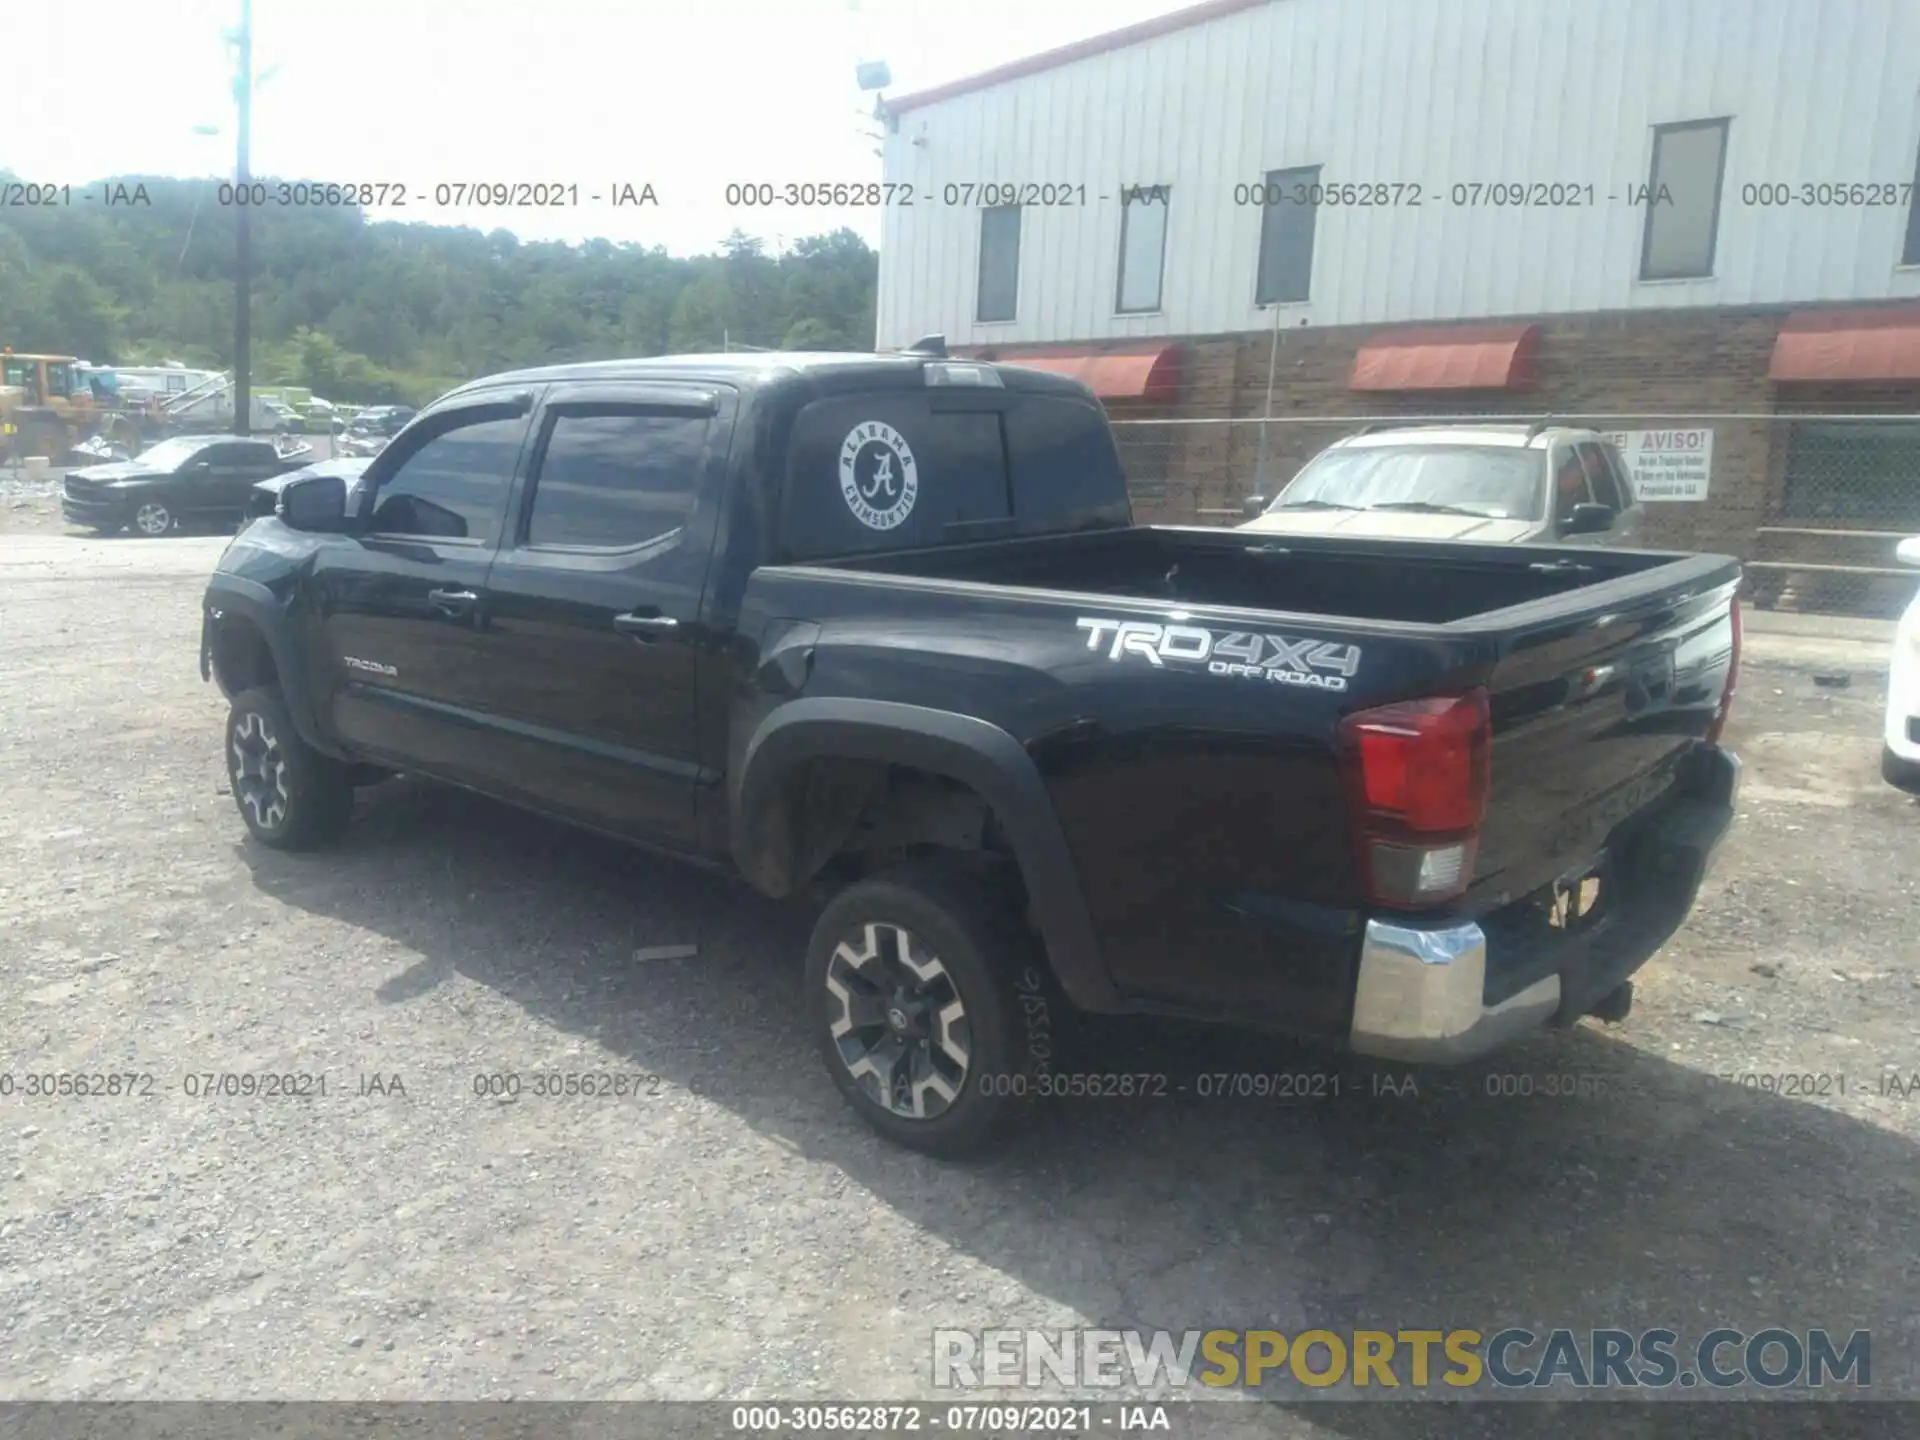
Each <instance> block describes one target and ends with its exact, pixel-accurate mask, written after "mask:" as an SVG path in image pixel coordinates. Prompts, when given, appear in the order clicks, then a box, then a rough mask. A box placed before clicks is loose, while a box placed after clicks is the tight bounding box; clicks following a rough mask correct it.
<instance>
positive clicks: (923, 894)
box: [805, 862, 1059, 1158]
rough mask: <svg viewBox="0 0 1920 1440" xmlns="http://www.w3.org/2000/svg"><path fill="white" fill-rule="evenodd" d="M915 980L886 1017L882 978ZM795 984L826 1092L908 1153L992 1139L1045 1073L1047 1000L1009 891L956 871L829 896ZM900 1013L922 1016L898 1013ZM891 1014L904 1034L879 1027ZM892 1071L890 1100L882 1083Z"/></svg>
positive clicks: (1045, 976) (880, 878)
mask: <svg viewBox="0 0 1920 1440" xmlns="http://www.w3.org/2000/svg"><path fill="white" fill-rule="evenodd" d="M903 936H904V937H905V938H904V939H903V938H902V937H903ZM903 951H904V952H905V953H904V954H903ZM906 960H911V961H912V965H911V966H908V965H906V964H905V963H904V962H905V961H906ZM923 972H924V975H927V976H932V977H933V978H932V979H931V980H923V981H922V987H923V988H922V991H921V993H919V994H916V995H914V996H912V997H911V998H909V999H908V1001H907V1006H906V1007H895V1006H894V1005H893V1002H892V1000H891V999H890V996H898V995H900V994H901V990H900V988H899V987H897V986H895V985H893V984H892V981H894V980H896V979H899V978H902V977H905V978H907V979H909V980H916V979H921V978H922V976H923ZM805 983H806V1000H805V1005H806V1013H807V1015H808V1017H809V1022H810V1023H811V1024H812V1026H813V1028H814V1030H815V1034H816V1041H817V1043H818V1045H819V1047H820V1054H821V1058H822V1059H823V1060H824V1061H825V1062H826V1066H827V1071H828V1073H829V1074H830V1075H831V1076H832V1077H833V1083H834V1084H835V1085H836V1086H838V1087H839V1090H840V1093H841V1094H842V1095H844V1096H845V1097H846V1099H847V1102H848V1103H849V1104H850V1105H852V1106H853V1108H854V1110H855V1111H857V1112H858V1113H859V1115H860V1117H861V1118H862V1119H864V1120H865V1121H866V1122H867V1123H868V1124H869V1125H871V1126H873V1128H874V1129H875V1130H877V1131H879V1132H880V1134H882V1135H884V1136H885V1137H886V1138H887V1139H889V1140H892V1141H894V1142H896V1143H897V1144H900V1145H904V1146H907V1147H908V1148H910V1149H914V1150H919V1151H923V1152H925V1153H927V1154H929V1155H936V1156H941V1157H943V1158H956V1157H959V1156H962V1155H967V1154H972V1153H975V1152H977V1151H979V1150H982V1149H984V1148H985V1147H987V1146H988V1145H990V1144H991V1143H993V1142H994V1141H996V1140H999V1139H1002V1138H1004V1136H1005V1135H1006V1134H1007V1132H1008V1130H1009V1129H1010V1128H1011V1127H1012V1125H1013V1124H1014V1123H1015V1122H1016V1121H1017V1120H1019V1119H1020V1118H1021V1116H1022V1115H1023V1114H1024V1113H1025V1112H1027V1111H1028V1110H1029V1108H1030V1105H1029V1102H1030V1101H1031V1100H1032V1099H1033V1098H1034V1095H1035V1093H1036V1088H1037V1086H1036V1081H1037V1080H1039V1078H1040V1076H1041V1072H1043V1071H1044V1070H1045V1069H1046V1068H1047V1067H1048V1066H1050V1065H1051V1063H1052V1058H1051V1057H1052V1055H1053V1050H1052V1045H1053V1033H1054V1031H1053V1028H1052V1025H1053V1016H1054V1015H1055V1014H1057V1013H1058V1009H1059V1002H1058V1000H1057V999H1056V998H1055V997H1056V991H1055V990H1054V987H1053V984H1052V976H1051V975H1050V974H1049V973H1048V972H1047V968H1046V960H1045V957H1044V954H1043V952H1042V949H1041V947H1040V945H1039V943H1038V942H1037V941H1036V939H1035V938H1034V937H1033V935H1032V934H1031V933H1030V932H1029V931H1028V930H1027V929H1026V927H1025V926H1024V924H1023V923H1022V921H1021V917H1020V913H1019V910H1018V907H1017V905H1016V904H1015V902H1014V899H1013V897H1012V895H1011V893H1010V890H1009V888H1008V887H1007V886H1003V885H1000V884H997V883H995V882H993V881H990V880H987V879H983V878H980V877H977V876H975V875H973V874H971V873H969V872H968V871H966V870H965V869H963V868H961V867H960V866H958V865H957V864H952V863H947V862H916V863H914V864H910V865H904V866H901V867H900V868H898V869H895V870H890V871H886V872H884V873H882V874H879V875H875V876H871V877H869V878H866V879H863V880H859V881H856V882H855V883H854V884H852V885H850V886H848V887H847V888H846V889H845V890H843V891H842V892H840V894H839V895H838V896H836V897H835V898H834V899H833V901H832V902H831V903H829V904H828V905H827V907H826V909H825V910H824V911H822V913H821V915H820V918H819V921H818V922H817V923H816V924H815V926H814V931H813V939H812V942H811V944H809V946H808V947H807V966H806V982H805ZM863 984H873V985H874V986H875V989H876V992H877V993H873V994H869V993H868V992H867V991H866V990H864V989H861V988H858V987H859V986H861V985H863ZM955 1002H957V1003H958V1007H959V1008H958V1011H955V1010H954V1009H953V1006H954V1004H955ZM913 1006H920V1007H922V1008H920V1009H918V1010H917V1011H915V1013H913V1014H912V1015H911V1016H907V1015H906V1009H907V1008H911V1007H913ZM893 1008H901V1009H902V1016H903V1018H905V1019H906V1020H907V1022H908V1023H907V1028H902V1027H900V1026H898V1025H896V1023H895V1022H893V1021H890V1020H888V1019H887V1018H886V1017H887V1016H888V1014H889V1013H890V1011H891V1010H892V1009H893ZM943 1017H947V1018H944V1019H943ZM869 1041H871V1042H872V1043H871V1044H869V1043H868V1042H869ZM916 1046H917V1047H919V1048H918V1049H917V1050H916V1049H915V1048H914V1047H916ZM956 1054H964V1056H965V1062H964V1065H959V1064H956V1063H955V1060H954V1057H955V1055H956ZM889 1057H891V1059H890V1058H889ZM902 1062H904V1063H905V1065H906V1070H905V1071H904V1072H902V1071H901V1069H900V1064H901V1063H902ZM876 1067H878V1068H876ZM902 1074H904V1075H905V1077H906V1093H904V1094H902V1093H901V1092H900V1091H899V1090H898V1089H897V1088H896V1087H895V1086H893V1085H889V1084H888V1081H887V1077H888V1076H889V1075H902ZM934 1075H938V1081H937V1082H936V1081H934V1080H933V1079H930V1078H929V1077H930V1076H934ZM949 1091H950V1092H951V1093H950V1094H949V1093H947V1092H949ZM883 1093H886V1094H889V1095H891V1096H893V1097H894V1103H893V1104H888V1103H883V1102H882V1100H881V1098H880V1096H881V1094H883ZM901 1105H904V1106H905V1107H906V1109H907V1113H903V1112H902V1110H901V1109H900V1108H896V1106H901ZM914 1110H918V1111H920V1112H922V1113H921V1114H920V1115H915V1114H913V1113H911V1112H912V1111H914Z"/></svg>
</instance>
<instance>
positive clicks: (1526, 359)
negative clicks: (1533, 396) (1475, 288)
mask: <svg viewBox="0 0 1920 1440" xmlns="http://www.w3.org/2000/svg"><path fill="white" fill-rule="evenodd" d="M1539 348H1540V327H1539V326H1538V325H1445V326H1441V327H1439V328H1437V329H1431V330H1390V331H1388V332H1387V333H1385V334H1384V335H1380V336H1377V337H1376V338H1375V339H1373V340H1370V341H1368V342H1367V343H1366V344H1365V345H1363V346H1361V347H1360V353H1359V354H1358V355H1355V356H1354V357H1353V378H1352V380H1350V381H1349V382H1348V384H1349V386H1350V387H1351V388H1352V389H1355V390H1525V389H1527V388H1529V387H1530V386H1532V384H1533V378H1534V377H1533V362H1534V356H1535V354H1536V353H1537V352H1538V350H1539Z"/></svg>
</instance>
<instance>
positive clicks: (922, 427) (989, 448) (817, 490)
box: [780, 391, 1012, 559]
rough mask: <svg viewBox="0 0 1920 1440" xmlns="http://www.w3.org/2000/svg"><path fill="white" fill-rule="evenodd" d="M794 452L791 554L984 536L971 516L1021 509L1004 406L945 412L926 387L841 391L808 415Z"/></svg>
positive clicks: (787, 524)
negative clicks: (970, 528)
mask: <svg viewBox="0 0 1920 1440" xmlns="http://www.w3.org/2000/svg"><path fill="white" fill-rule="evenodd" d="M952 403H954V402H953V401H950V400H946V401H943V402H942V404H943V406H944V405H946V404H952ZM787 455H788V459H787V478H786V488H785V494H784V496H783V499H782V505H781V515H780V552H781V554H782V555H784V556H787V557H791V558H795V559H800V558H809V557H812V558H817V557H822V556H830V555H845V554H852V553H854V552H857V551H862V550H903V549H910V548H913V547H915V546H921V545H938V544H941V543H942V542H944V541H950V540H955V539H962V538H976V537H969V536H968V535H967V534H966V532H965V527H966V526H967V524H968V523H969V522H979V521H990V520H1005V519H1006V518H1007V517H1008V516H1009V515H1010V514H1011V513H1012V512H1011V507H1010V503H1009V496H1008V484H1007V458H1006V440H1005V437H1004V435H1003V433H1002V424H1001V416H1000V412H999V411H998V410H991V409H982V410H948V409H945V408H942V409H940V410H935V409H934V408H933V406H932V404H931V403H930V402H929V399H928V397H927V395H926V394H925V392H923V391H910V392H892V393H888V392H884V391H883V392H876V393H873V394H870V395H840V396H833V397H831V398H828V399H824V400H817V401H815V402H814V403H813V404H811V405H808V406H807V407H805V408H804V409H803V410H801V411H800V413H799V415H798V416H797V417H796V418H795V420H794V425H793V433H792V437H791V439H790V440H789V442H788V449H787ZM955 527H960V528H959V529H958V530H956V529H955Z"/></svg>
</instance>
